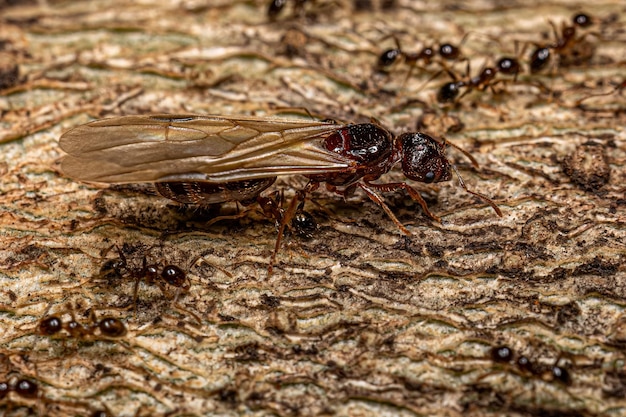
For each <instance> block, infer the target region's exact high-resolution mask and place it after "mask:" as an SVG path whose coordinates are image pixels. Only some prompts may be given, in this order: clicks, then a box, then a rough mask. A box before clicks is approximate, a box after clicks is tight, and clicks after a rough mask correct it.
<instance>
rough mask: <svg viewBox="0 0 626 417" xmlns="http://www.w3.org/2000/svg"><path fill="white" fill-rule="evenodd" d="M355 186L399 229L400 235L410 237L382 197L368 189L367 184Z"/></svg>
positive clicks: (407, 230)
mask: <svg viewBox="0 0 626 417" xmlns="http://www.w3.org/2000/svg"><path fill="white" fill-rule="evenodd" d="M356 185H357V186H358V187H359V188H360V189H362V190H363V191H365V194H367V196H368V197H369V198H370V200H372V201H373V202H374V203H376V204H378V205H379V206H380V207H381V208H382V209H383V211H384V212H385V213H386V214H387V216H388V217H389V218H390V219H391V221H393V222H394V224H395V225H396V226H397V227H398V229H400V231H401V232H402V233H404V234H405V235H407V236H411V232H409V229H407V228H406V227H405V226H404V225H403V224H402V223H400V220H398V218H397V217H396V215H395V214H393V212H392V211H391V209H390V208H389V206H388V205H387V204H385V202H384V201H383V199H382V197H381V196H380V195H379V194H378V193H377V192H376V191H375V190H374V189H373V188H370V187H368V184H365V183H361V182H359V183H357V184H356ZM370 185H373V184H370Z"/></svg>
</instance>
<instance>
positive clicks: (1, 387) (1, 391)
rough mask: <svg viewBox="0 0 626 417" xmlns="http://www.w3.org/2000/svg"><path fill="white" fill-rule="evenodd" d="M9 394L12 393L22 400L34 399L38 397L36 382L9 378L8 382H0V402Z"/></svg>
mask: <svg viewBox="0 0 626 417" xmlns="http://www.w3.org/2000/svg"><path fill="white" fill-rule="evenodd" d="M10 392H14V393H16V394H17V395H19V396H20V397H22V398H27V399H34V398H37V397H38V396H39V386H38V385H37V383H36V382H34V381H31V380H30V379H27V378H17V377H13V378H10V379H9V380H8V381H0V400H2V399H4V398H5V397H6V396H7V395H9V393H10Z"/></svg>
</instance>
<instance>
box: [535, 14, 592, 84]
mask: <svg viewBox="0 0 626 417" xmlns="http://www.w3.org/2000/svg"><path fill="white" fill-rule="evenodd" d="M550 25H551V26H552V30H553V32H554V37H555V42H554V43H551V44H548V45H538V46H537V48H536V49H535V51H534V52H533V53H532V54H531V56H530V63H529V67H530V72H531V73H532V74H535V73H538V72H540V71H542V70H543V69H545V68H546V66H547V65H548V63H549V62H550V59H551V58H552V53H555V54H556V55H557V56H558V57H559V64H560V65H562V66H569V65H580V64H582V63H584V62H588V61H589V60H590V59H591V57H592V56H593V53H594V49H593V47H592V46H591V45H590V44H589V42H586V41H585V40H584V38H585V36H586V35H587V34H583V35H581V36H576V28H581V29H584V28H588V27H590V26H591V25H593V22H592V20H591V18H590V17H589V16H588V15H586V14H584V13H579V14H577V15H575V16H574V17H573V18H572V25H571V26H569V25H566V24H564V23H563V24H562V25H561V35H559V32H558V30H557V27H556V25H555V24H554V22H552V21H550Z"/></svg>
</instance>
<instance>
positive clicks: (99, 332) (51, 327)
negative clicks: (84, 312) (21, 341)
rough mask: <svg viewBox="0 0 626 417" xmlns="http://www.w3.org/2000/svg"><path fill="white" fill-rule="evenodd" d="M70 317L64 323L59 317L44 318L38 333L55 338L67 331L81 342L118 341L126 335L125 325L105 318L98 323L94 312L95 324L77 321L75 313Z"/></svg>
mask: <svg viewBox="0 0 626 417" xmlns="http://www.w3.org/2000/svg"><path fill="white" fill-rule="evenodd" d="M70 315H71V317H72V318H71V320H70V321H63V320H62V319H61V317H59V316H57V315H51V316H47V317H45V318H43V319H42V320H41V321H40V322H39V325H38V326H37V333H39V334H40V335H42V336H55V335H57V334H59V333H60V332H61V331H62V330H65V331H66V332H67V333H68V334H69V335H70V336H71V337H73V338H76V339H81V340H94V339H118V338H120V337H122V336H124V335H125V334H126V326H125V325H124V323H123V322H122V321H121V320H119V319H116V318H114V317H105V318H103V319H101V320H99V321H98V320H96V318H95V316H94V315H93V311H92V315H91V319H92V321H93V324H91V325H85V324H82V323H80V322H78V321H76V319H75V318H74V314H73V312H70Z"/></svg>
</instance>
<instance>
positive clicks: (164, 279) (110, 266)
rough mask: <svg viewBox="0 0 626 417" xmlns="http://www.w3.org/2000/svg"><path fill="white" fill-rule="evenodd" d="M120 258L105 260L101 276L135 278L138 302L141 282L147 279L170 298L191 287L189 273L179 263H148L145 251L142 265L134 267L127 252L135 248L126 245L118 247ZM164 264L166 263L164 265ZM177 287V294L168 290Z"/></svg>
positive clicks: (134, 295)
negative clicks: (127, 257) (172, 293)
mask: <svg viewBox="0 0 626 417" xmlns="http://www.w3.org/2000/svg"><path fill="white" fill-rule="evenodd" d="M117 252H118V258H117V259H109V260H107V261H105V262H104V264H103V265H102V267H101V268H100V276H102V277H104V278H108V279H120V278H123V277H125V276H130V277H131V278H135V286H134V290H133V299H134V300H135V301H134V302H135V303H136V302H137V294H138V292H139V283H140V281H141V280H145V281H146V283H147V284H149V285H150V284H155V285H157V286H158V287H159V289H160V290H161V292H162V293H163V294H164V295H165V296H166V297H167V298H168V299H174V300H176V299H177V298H178V296H179V295H180V293H181V292H187V291H189V288H190V283H189V279H188V278H187V274H186V273H185V271H183V269H182V268H180V267H179V266H177V265H174V264H171V263H165V264H164V262H160V263H148V256H147V255H146V254H145V253H144V254H143V259H142V261H141V267H138V268H137V267H133V266H132V265H131V263H130V262H129V261H128V260H127V259H126V254H125V253H131V252H133V248H132V247H130V246H128V245H126V244H125V245H124V246H123V248H119V247H118V248H117ZM163 264H164V265H163ZM169 286H171V287H174V288H176V294H174V295H173V296H172V295H171V294H170V293H169V292H168V287H169Z"/></svg>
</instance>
